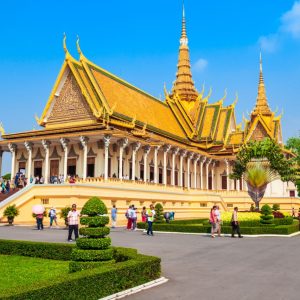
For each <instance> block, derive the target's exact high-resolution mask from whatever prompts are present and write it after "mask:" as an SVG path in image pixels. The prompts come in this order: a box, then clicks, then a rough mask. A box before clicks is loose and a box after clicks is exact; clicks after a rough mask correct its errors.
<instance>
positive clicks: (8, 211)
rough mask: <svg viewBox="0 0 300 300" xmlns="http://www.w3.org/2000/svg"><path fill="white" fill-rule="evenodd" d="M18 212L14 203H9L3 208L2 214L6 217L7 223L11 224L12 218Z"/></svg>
mask: <svg viewBox="0 0 300 300" xmlns="http://www.w3.org/2000/svg"><path fill="white" fill-rule="evenodd" d="M19 213H20V211H19V209H18V208H17V207H16V205H15V204H14V205H9V206H7V207H6V208H5V210H4V213H3V216H4V217H7V221H8V224H9V225H13V222H14V218H15V217H16V216H18V215H19Z"/></svg>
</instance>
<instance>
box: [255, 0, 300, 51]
mask: <svg viewBox="0 0 300 300" xmlns="http://www.w3.org/2000/svg"><path fill="white" fill-rule="evenodd" d="M285 36H292V37H293V38H300V1H299V0H298V1H295V2H294V4H293V7H292V8H291V9H290V10H289V11H287V12H285V13H284V14H283V15H282V16H281V18H280V26H279V28H278V30H277V32H275V33H273V34H269V35H265V36H261V37H260V38H259V39H258V44H259V45H260V48H261V49H262V50H264V51H266V52H274V51H276V50H277V49H278V47H279V46H280V41H281V40H282V38H283V37H285Z"/></svg>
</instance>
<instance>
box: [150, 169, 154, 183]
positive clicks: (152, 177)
mask: <svg viewBox="0 0 300 300" xmlns="http://www.w3.org/2000/svg"><path fill="white" fill-rule="evenodd" d="M153 181H154V167H152V166H151V167H150V182H153Z"/></svg>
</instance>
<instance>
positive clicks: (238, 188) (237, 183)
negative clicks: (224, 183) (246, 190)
mask: <svg viewBox="0 0 300 300" xmlns="http://www.w3.org/2000/svg"><path fill="white" fill-rule="evenodd" d="M236 190H237V191H238V192H239V191H240V180H239V179H237V180H236Z"/></svg>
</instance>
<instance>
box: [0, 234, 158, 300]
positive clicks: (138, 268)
mask: <svg viewBox="0 0 300 300" xmlns="http://www.w3.org/2000/svg"><path fill="white" fill-rule="evenodd" d="M73 248H74V246H73V245H69V244H50V243H41V242H27V241H10V240H0V253H1V254H8V255H9V254H11V255H24V256H33V257H41V258H50V259H51V258H52V259H62V260H70V256H71V251H72V249H73ZM112 250H113V255H114V259H115V260H116V261H117V262H118V263H116V264H110V263H107V262H106V263H105V262H101V267H100V268H93V269H88V270H83V271H81V272H74V273H69V274H65V275H62V276H59V277H57V278H53V279H51V281H48V282H38V284H36V283H35V284H33V285H28V286H22V287H14V288H13V289H11V290H6V292H5V295H0V298H1V299H9V300H24V299H43V300H53V299H57V298H59V299H64V300H73V299H78V300H81V299H82V300H84V299H91V300H96V299H99V298H103V297H106V296H108V295H111V294H114V293H117V292H120V291H122V290H125V289H129V288H133V287H135V286H137V285H140V284H144V283H146V282H148V281H151V280H154V279H157V278H159V277H160V272H161V266H160V258H158V257H152V256H145V255H141V254H137V251H136V249H131V248H122V247H112ZM49 253H50V255H49ZM79 264H81V262H80V263H79Z"/></svg>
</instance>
